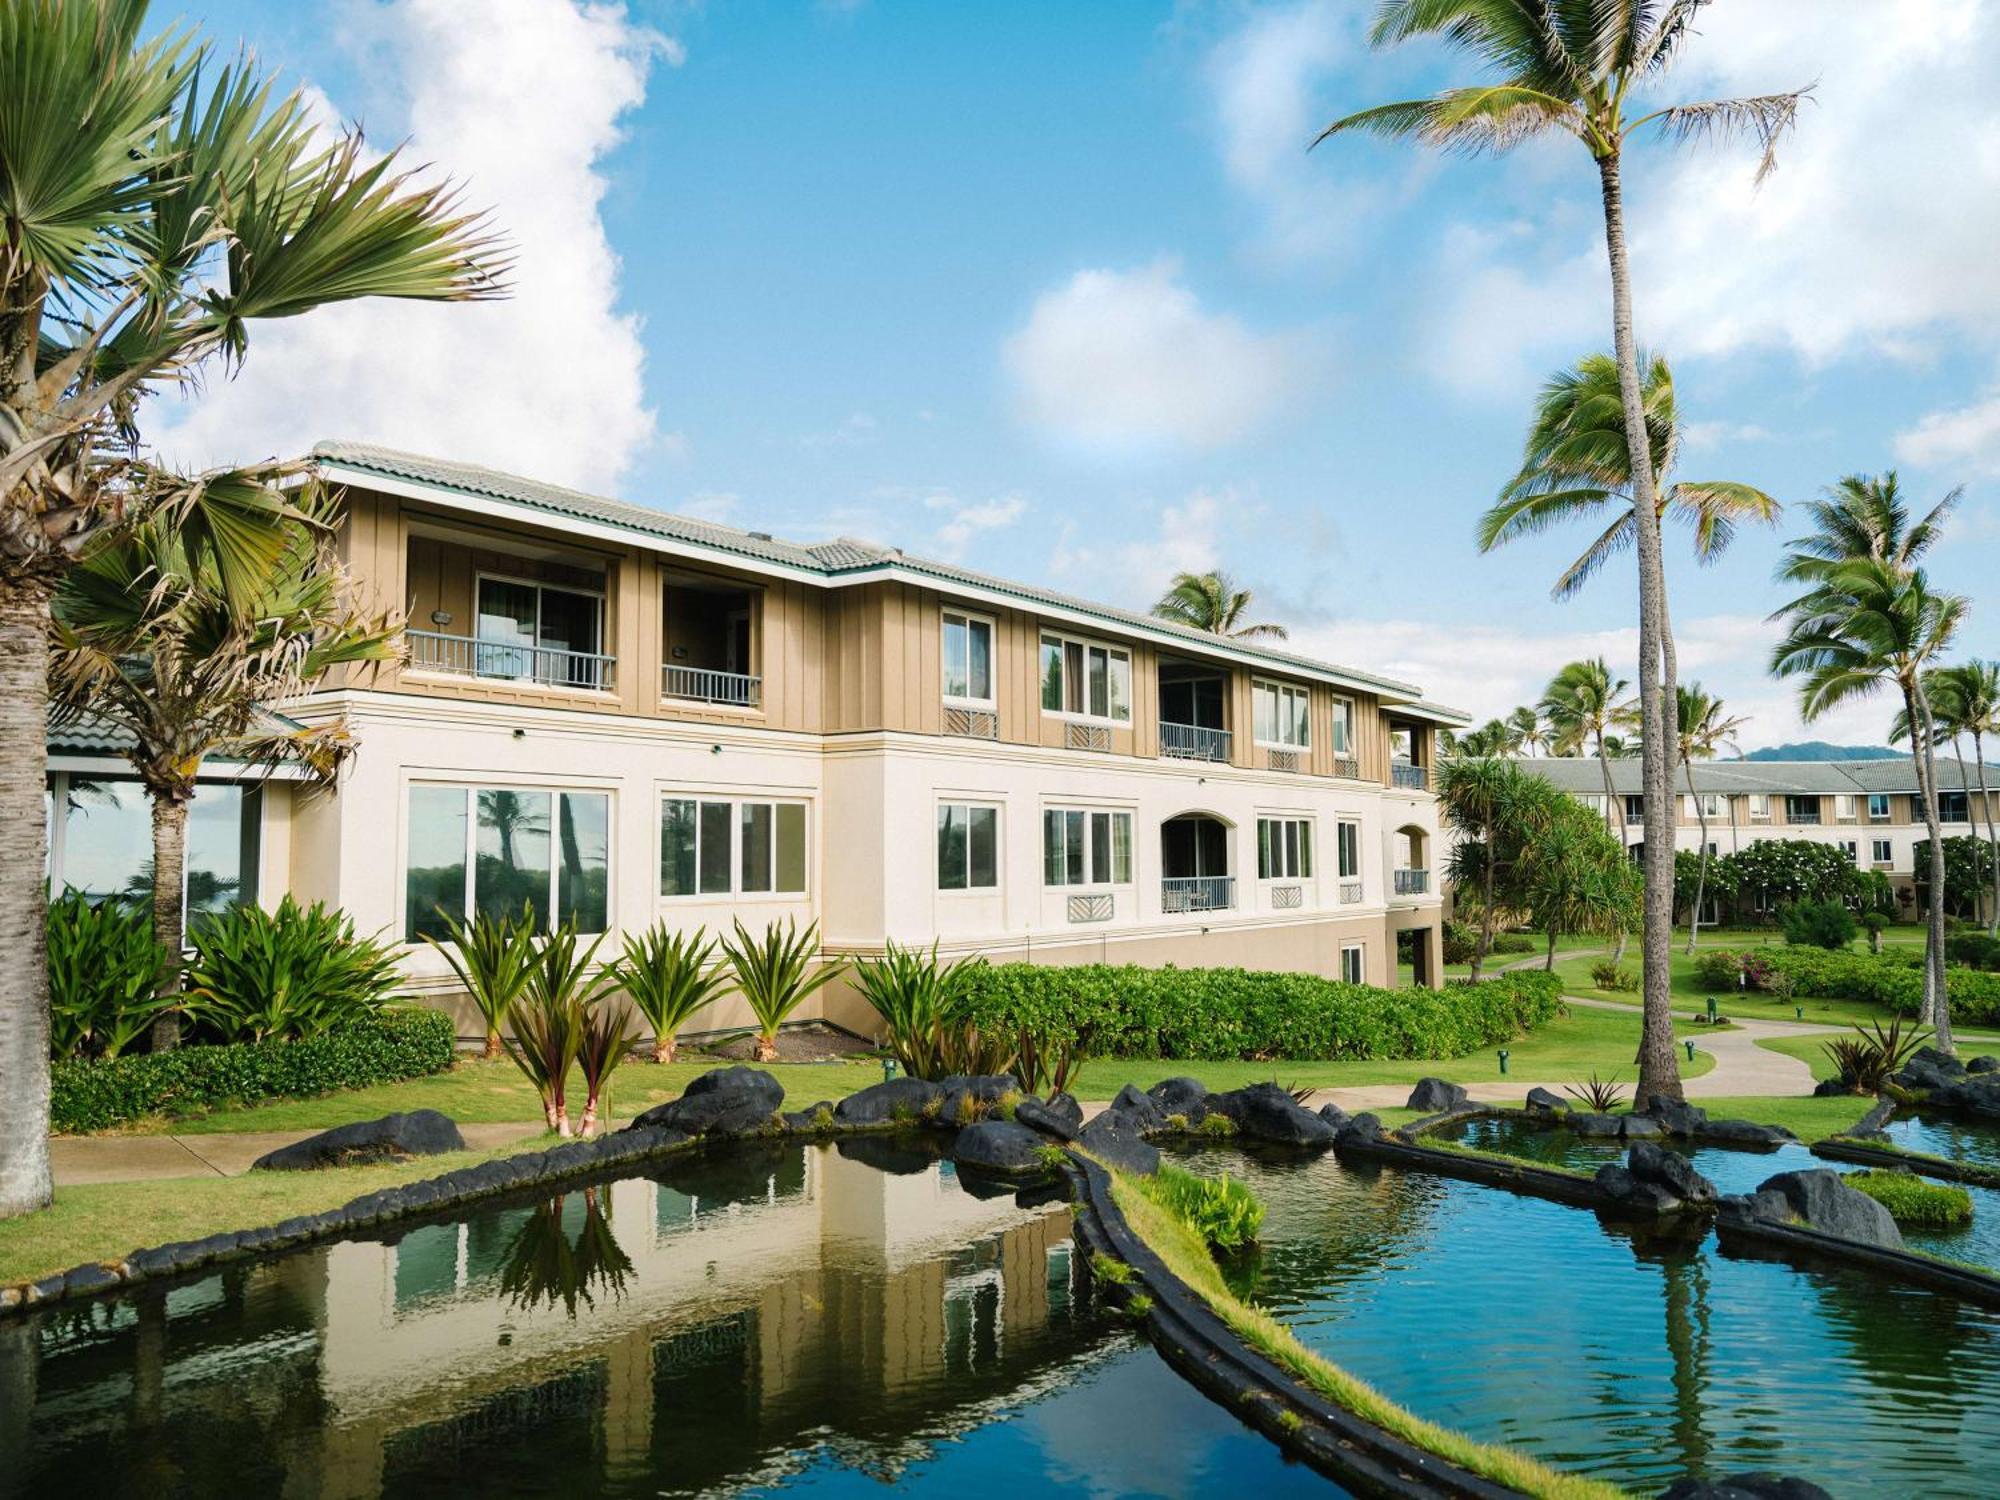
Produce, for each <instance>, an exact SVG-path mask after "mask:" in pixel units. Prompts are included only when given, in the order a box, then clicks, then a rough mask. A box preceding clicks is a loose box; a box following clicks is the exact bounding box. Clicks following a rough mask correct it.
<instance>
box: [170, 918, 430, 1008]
mask: <svg viewBox="0 0 2000 1500" xmlns="http://www.w3.org/2000/svg"><path fill="white" fill-rule="evenodd" d="M189 939H190V946H191V948H192V952H191V954H190V956H189V958H188V964H187V980H186V984H185V986H184V988H183V990H182V994H181V1005H182V1007H183V1008H184V1009H185V1010H186V1012H187V1014H188V1016H189V1017H190V1018H191V1019H192V1020H193V1021H194V1022H195V1024H196V1025H197V1026H198V1027H200V1028H201V1029H202V1030H203V1031H205V1032H207V1033H209V1034H210V1035H212V1036H213V1037H214V1038H216V1039H217V1040H218V1041H222V1042H258V1041H264V1040H266V1039H270V1038H280V1039H284V1040H288V1041H296V1040H299V1039H301V1038H307V1037H315V1036H322V1035H324V1034H326V1033H327V1032H329V1031H337V1030H339V1029H340V1028H341V1027H343V1026H349V1025H352V1024H353V1023H355V1022H356V1021H359V1020H363V1019H367V1018H370V1017H373V1016H375V1015H378V1014H379V1013H380V1012H381V1010H382V1008H383V1006H385V1005H387V1004H388V1003H389V1000H390V998H391V997H392V996H393V995H394V994H395V992H396V990H397V989H398V988H399V987H400V986H401V984H402V971H401V968H400V967H399V965H398V963H397V958H396V948H395V946H394V945H393V944H390V943H385V942H382V941H380V940H379V939H377V938H372V937H360V936H357V935H356V934H355V931H354V919H353V918H352V917H350V916H348V915H347V913H346V912H344V911H341V910H340V909H339V908H338V907H333V908H329V907H328V906H327V905H326V904H325V903H324V902H321V901H315V902H314V903H313V904H312V905H311V906H307V907H301V906H300V905H299V904H298V902H297V901H295V900H294V899H293V898H292V897H291V896H289V895H288V896H286V897H285V899H284V900H283V901H281V902H279V903H278V907H277V910H275V911H266V910H264V908H263V907H261V906H233V907H231V908H229V909H228V910H227V911H221V912H215V913H213V914H211V915H209V916H207V917H204V918H203V919H202V920H201V921H200V922H197V923H196V924H195V925H194V929H193V931H192V932H191V933H190V934H189Z"/></svg>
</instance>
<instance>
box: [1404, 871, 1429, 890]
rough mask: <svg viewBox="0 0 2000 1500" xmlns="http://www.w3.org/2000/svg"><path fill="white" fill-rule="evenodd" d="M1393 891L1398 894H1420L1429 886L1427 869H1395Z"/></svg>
mask: <svg viewBox="0 0 2000 1500" xmlns="http://www.w3.org/2000/svg"><path fill="white" fill-rule="evenodd" d="M1395 882H1396V883H1395V891H1396V894H1397V895H1399V896H1421V895H1424V894H1425V893H1426V892H1428V891H1429V890H1430V888H1431V872H1430V871H1429V870H1397V871H1396V872H1395Z"/></svg>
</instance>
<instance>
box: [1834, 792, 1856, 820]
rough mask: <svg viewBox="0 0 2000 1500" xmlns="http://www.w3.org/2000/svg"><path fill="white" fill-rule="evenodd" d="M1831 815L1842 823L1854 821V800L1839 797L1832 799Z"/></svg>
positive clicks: (1847, 797)
mask: <svg viewBox="0 0 2000 1500" xmlns="http://www.w3.org/2000/svg"><path fill="white" fill-rule="evenodd" d="M1833 815H1834V816H1835V817H1836V818H1838V819H1840V821H1841V822H1843V823H1852V822H1853V821H1854V798H1853V797H1851V796H1844V795H1843V796H1839V797H1835V798H1834V799H1833Z"/></svg>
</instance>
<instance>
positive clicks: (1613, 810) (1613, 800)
mask: <svg viewBox="0 0 2000 1500" xmlns="http://www.w3.org/2000/svg"><path fill="white" fill-rule="evenodd" d="M1597 769H1598V770H1599V771H1601V772H1603V773H1604V821H1605V823H1606V825H1607V826H1608V827H1609V828H1610V830H1611V836H1612V837H1613V838H1614V839H1616V840H1618V847H1619V848H1620V849H1623V848H1624V847H1625V813H1624V810H1623V809H1622V808H1620V807H1619V806H1618V791H1617V788H1615V787H1614V786H1612V784H1611V757H1610V756H1608V755H1606V754H1605V753H1604V730H1603V728H1602V726H1600V727H1599V728H1598V731H1597ZM1625 936H1626V934H1625V924H1624V923H1623V922H1620V923H1619V924H1618V946H1617V948H1616V950H1615V951H1614V952H1613V953H1612V955H1611V962H1612V963H1614V964H1622V963H1624V962H1625Z"/></svg>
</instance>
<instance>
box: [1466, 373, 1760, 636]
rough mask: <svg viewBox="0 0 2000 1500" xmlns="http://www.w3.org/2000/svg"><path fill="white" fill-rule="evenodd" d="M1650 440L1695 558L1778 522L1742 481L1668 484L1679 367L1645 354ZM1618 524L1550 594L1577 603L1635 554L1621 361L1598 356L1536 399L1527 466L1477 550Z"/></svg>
mask: <svg viewBox="0 0 2000 1500" xmlns="http://www.w3.org/2000/svg"><path fill="white" fill-rule="evenodd" d="M1640 362H1641V364H1642V365H1643V366H1644V368H1645V374H1644V377H1643V379H1642V382H1641V391H1642V399H1643V401H1644V403H1645V411H1646V437H1647V442H1648V444H1649V445H1650V451H1651V454H1652V464H1653V474H1654V476H1655V480H1656V483H1657V487H1658V493H1657V499H1656V501H1655V505H1656V508H1657V512H1658V514H1659V517H1660V519H1661V521H1662V522H1663V523H1664V522H1665V521H1667V520H1669V519H1672V520H1678V521H1681V522H1684V523H1685V524H1686V525H1687V526H1688V527H1689V529H1690V530H1691V531H1692V533H1693V536H1694V553H1695V557H1696V558H1697V559H1698V560H1699V561H1701V562H1704V563H1708V562H1713V561H1714V560H1715V559H1716V558H1718V557H1720V556H1721V555H1722V553H1723V551H1724V550H1725V549H1726V548H1727V547H1728V546H1729V543H1730V542H1731V541H1732V540H1733V539H1734V538H1735V535H1736V528H1737V527H1738V526H1739V525H1741V524H1743V523H1744V522H1746V521H1761V522H1763V523H1765V524H1766V525H1768V524H1770V523H1771V522H1773V521H1775V520H1776V519H1777V516H1778V512H1779V510H1780V509H1782V507H1781V506H1780V505H1779V504H1778V502H1777V501H1776V500H1774V499H1772V498H1771V496H1769V495H1767V494H1765V493H1764V491H1762V490H1760V489H1757V488H1755V487H1753V486H1751V485H1747V484H1741V483H1738V482H1736V481H1734V480H1726V479H1706V480H1678V481H1674V482H1671V483H1670V482H1669V481H1668V479H1667V476H1668V475H1669V474H1670V473H1672V471H1673V467H1674V461H1675V459H1676V458H1677V457H1678V456H1679V452H1680V443H1681V425H1680V416H1679V410H1678V407H1677V405H1676V403H1675V400H1674V376H1673V371H1672V370H1670V369H1669V368H1668V367H1667V362H1666V360H1665V359H1664V358H1663V357H1661V356H1659V355H1654V356H1652V357H1650V358H1648V357H1646V356H1645V355H1643V354H1642V355H1641V356H1640ZM1607 513H1609V514H1610V516H1611V520H1610V522H1609V524H1607V525H1605V526H1604V529H1603V530H1602V531H1600V532H1599V533H1598V534H1597V537H1596V539H1595V540H1593V541H1592V542H1591V544H1590V545H1589V546H1588V547H1586V548H1584V550H1583V554H1582V555H1581V556H1580V557H1578V558H1577V559H1576V561H1575V562H1573V563H1571V564H1570V565H1569V566H1568V567H1567V568H1565V569H1564V570H1563V572H1562V575H1561V576H1560V577H1559V578H1557V579H1556V582H1555V586H1554V587H1553V588H1552V589H1550V590H1549V592H1550V594H1551V595H1552V596H1553V597H1554V598H1557V599H1569V598H1572V597H1573V596H1574V595H1575V594H1576V593H1577V592H1578V591H1579V590H1580V589H1582V587H1583V586H1584V584H1585V583H1587V582H1588V581H1589V580H1590V578H1591V575H1592V574H1594V573H1596V572H1597V570H1598V569H1599V568H1601V567H1602V566H1603V565H1604V563H1605V562H1606V561H1607V560H1608V559H1610V558H1611V557H1613V556H1616V555H1617V554H1618V553H1620V552H1623V551H1625V550H1626V549H1627V548H1629V547H1630V546H1631V545H1632V543H1633V541H1634V538H1635V536H1636V534H1637V526H1636V525H1635V522H1634V516H1633V510H1632V465H1631V462H1630V461H1629V460H1628V459H1627V457H1626V453H1625V419H1624V411H1623V407H1622V406H1621V404H1620V399H1619V394H1618V363H1617V361H1616V360H1615V359H1613V358H1612V357H1611V356H1610V355H1608V354H1590V355H1586V356H1585V357H1584V358H1583V359H1581V360H1579V361H1578V362H1577V365H1576V368H1574V369H1571V370H1564V371H1562V372H1561V373H1560V374H1558V375H1555V376H1552V377H1551V378H1550V379H1549V381H1548V383H1547V384H1545V385H1544V386H1543V387H1542V390H1541V394H1540V396H1539V397H1538V398H1537V399H1536V402H1535V415H1534V420H1533V421H1532V422H1531V423H1530V424H1529V427H1528V442H1527V448H1526V452H1525V453H1524V454H1523V456H1522V460H1521V468H1520V471H1519V472H1518V473H1516V474H1515V476H1514V477H1513V478H1512V479H1511V480H1509V481H1508V483H1507V486H1506V488H1505V489H1503V490H1502V491H1501V492H1500V498H1499V499H1498V500H1496V501H1494V503H1493V504H1492V505H1491V506H1490V507H1488V509H1487V511H1486V513H1485V514H1484V515H1482V516H1481V517H1480V518H1479V529H1478V537H1479V550H1480V551H1482V552H1491V551H1492V550H1493V549H1494V548H1496V547H1500V546H1504V545H1505V544H1506V543H1508V542H1511V541H1515V540H1518V539H1519V538H1521V537H1524V536H1532V535H1535V534H1537V533H1539V532H1542V531H1545V530H1548V529H1549V528H1550V527H1554V526H1559V525H1561V524H1563V523H1564V522H1566V521H1572V520H1586V519H1587V520H1597V521H1602V520H1603V518H1604V516H1605V515H1606V514H1607Z"/></svg>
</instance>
